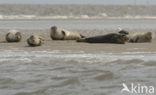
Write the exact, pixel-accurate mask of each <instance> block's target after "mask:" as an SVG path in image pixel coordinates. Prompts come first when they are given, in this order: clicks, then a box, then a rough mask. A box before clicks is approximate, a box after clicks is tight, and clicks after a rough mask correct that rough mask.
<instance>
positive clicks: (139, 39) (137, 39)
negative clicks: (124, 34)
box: [129, 32, 152, 43]
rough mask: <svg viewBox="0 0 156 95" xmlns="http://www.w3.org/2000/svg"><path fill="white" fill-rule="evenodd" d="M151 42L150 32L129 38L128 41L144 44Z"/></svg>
mask: <svg viewBox="0 0 156 95" xmlns="http://www.w3.org/2000/svg"><path fill="white" fill-rule="evenodd" d="M151 41H152V32H147V33H143V34H136V35H133V36H130V40H129V42H130V43H144V42H151Z"/></svg>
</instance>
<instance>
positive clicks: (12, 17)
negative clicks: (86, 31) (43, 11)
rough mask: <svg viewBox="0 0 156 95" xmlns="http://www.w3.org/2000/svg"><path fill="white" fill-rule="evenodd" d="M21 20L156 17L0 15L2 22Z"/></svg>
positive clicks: (149, 17) (134, 17) (138, 17)
mask: <svg viewBox="0 0 156 95" xmlns="http://www.w3.org/2000/svg"><path fill="white" fill-rule="evenodd" d="M20 19H26V20H27V19H30V20H35V19H37V20H40V19H41V20H42V19H43V20H44V19H45V20H46V19H156V16H122V17H121V16H120V17H109V16H107V14H104V13H101V14H98V15H97V16H88V15H80V16H72V15H67V16H61V15H56V16H36V15H0V20H20Z"/></svg>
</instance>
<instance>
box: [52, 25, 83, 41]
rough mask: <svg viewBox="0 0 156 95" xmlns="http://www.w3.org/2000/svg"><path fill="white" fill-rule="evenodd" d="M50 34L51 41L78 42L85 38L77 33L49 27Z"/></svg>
mask: <svg viewBox="0 0 156 95" xmlns="http://www.w3.org/2000/svg"><path fill="white" fill-rule="evenodd" d="M50 33H51V34H50V36H51V38H52V40H78V39H81V38H84V37H85V36H83V35H81V34H79V33H74V32H69V31H67V30H63V29H60V28H58V27H56V26H53V27H51V32H50Z"/></svg>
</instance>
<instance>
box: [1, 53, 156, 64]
mask: <svg viewBox="0 0 156 95" xmlns="http://www.w3.org/2000/svg"><path fill="white" fill-rule="evenodd" d="M155 57H156V53H149V52H148V53H145V52H144V53H143V52H140V53H139V52H137V53H129V52H126V53H119V54H118V53H102V54H90V53H89V54H86V53H82V52H79V53H73V52H70V51H68V52H66V53H65V52H62V51H50V52H49V51H32V52H27V51H1V52H0V62H5V61H11V60H14V61H26V62H31V61H32V60H40V61H42V60H44V59H49V60H52V59H53V60H58V59H59V60H60V59H62V60H64V61H71V60H73V59H74V61H75V60H76V61H78V62H83V61H87V62H91V63H94V62H95V61H98V62H105V63H107V62H114V61H118V60H122V61H126V62H127V61H129V60H141V61H144V62H148V61H152V62H153V61H154V62H156V59H155ZM49 60H44V61H49ZM95 63H96V62H95Z"/></svg>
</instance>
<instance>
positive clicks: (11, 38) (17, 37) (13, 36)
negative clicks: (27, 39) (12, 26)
mask: <svg viewBox="0 0 156 95" xmlns="http://www.w3.org/2000/svg"><path fill="white" fill-rule="evenodd" d="M21 39H22V35H21V33H20V32H18V31H17V30H10V31H9V32H8V33H7V34H6V41H7V42H20V41H21Z"/></svg>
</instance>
